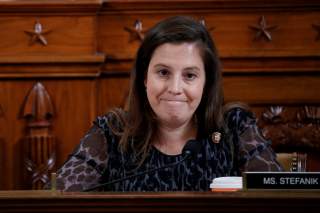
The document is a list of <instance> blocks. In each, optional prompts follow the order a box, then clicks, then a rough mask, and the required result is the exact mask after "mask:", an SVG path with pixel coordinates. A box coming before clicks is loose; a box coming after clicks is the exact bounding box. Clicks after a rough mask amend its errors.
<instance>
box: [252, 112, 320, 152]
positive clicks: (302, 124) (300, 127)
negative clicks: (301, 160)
mask: <svg viewBox="0 0 320 213" xmlns="http://www.w3.org/2000/svg"><path fill="white" fill-rule="evenodd" d="M258 123H259V125H260V127H261V128H262V133H263V134H264V136H265V137H266V138H268V139H270V140H271V141H272V144H273V147H274V148H275V150H276V151H281V152H282V151H306V152H309V151H312V152H314V151H320V143H319V141H320V107H319V106H305V107H300V108H298V109H295V110H294V109H289V108H285V107H283V106H271V107H270V108H268V109H266V110H265V111H264V112H263V113H262V115H261V119H259V122H258Z"/></svg>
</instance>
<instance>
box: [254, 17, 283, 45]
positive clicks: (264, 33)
mask: <svg viewBox="0 0 320 213" xmlns="http://www.w3.org/2000/svg"><path fill="white" fill-rule="evenodd" d="M249 28H250V29H252V30H254V31H256V36H255V38H254V40H258V39H260V38H261V37H263V38H265V39H267V41H272V36H271V32H270V31H272V30H274V29H276V28H278V26H276V25H272V26H268V25H267V23H266V19H265V18H264V16H261V17H260V20H259V24H258V25H251V26H249Z"/></svg>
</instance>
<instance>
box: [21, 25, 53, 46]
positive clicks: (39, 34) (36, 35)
mask: <svg viewBox="0 0 320 213" xmlns="http://www.w3.org/2000/svg"><path fill="white" fill-rule="evenodd" d="M24 32H25V33H26V34H28V35H29V36H30V37H31V39H30V42H29V45H32V44H34V43H36V42H39V43H40V44H42V45H44V46H46V45H48V41H47V39H46V38H45V37H44V35H45V34H48V33H50V32H51V30H43V29H42V25H41V23H40V22H39V21H36V23H35V24H34V29H33V31H30V30H25V31H24Z"/></svg>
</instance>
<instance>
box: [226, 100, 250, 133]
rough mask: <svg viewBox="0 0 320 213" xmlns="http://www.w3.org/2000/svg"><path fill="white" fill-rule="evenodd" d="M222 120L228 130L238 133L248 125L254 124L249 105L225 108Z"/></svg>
mask: <svg viewBox="0 0 320 213" xmlns="http://www.w3.org/2000/svg"><path fill="white" fill-rule="evenodd" d="M224 122H225V124H226V127H227V128H228V129H229V130H233V131H237V132H238V133H240V132H243V131H245V129H246V128H248V127H249V126H252V125H256V117H255V115H254V113H253V112H252V111H250V109H249V107H245V106H242V105H235V106H232V107H227V108H226V109H225V111H224Z"/></svg>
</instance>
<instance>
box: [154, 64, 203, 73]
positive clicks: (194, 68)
mask: <svg viewBox="0 0 320 213" xmlns="http://www.w3.org/2000/svg"><path fill="white" fill-rule="evenodd" d="M153 67H155V68H157V67H166V68H171V67H170V66H168V65H166V64H161V63H160V64H156V65H154V66H153ZM183 70H197V71H199V70H200V68H199V67H197V66H191V67H186V68H184V69H183Z"/></svg>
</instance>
